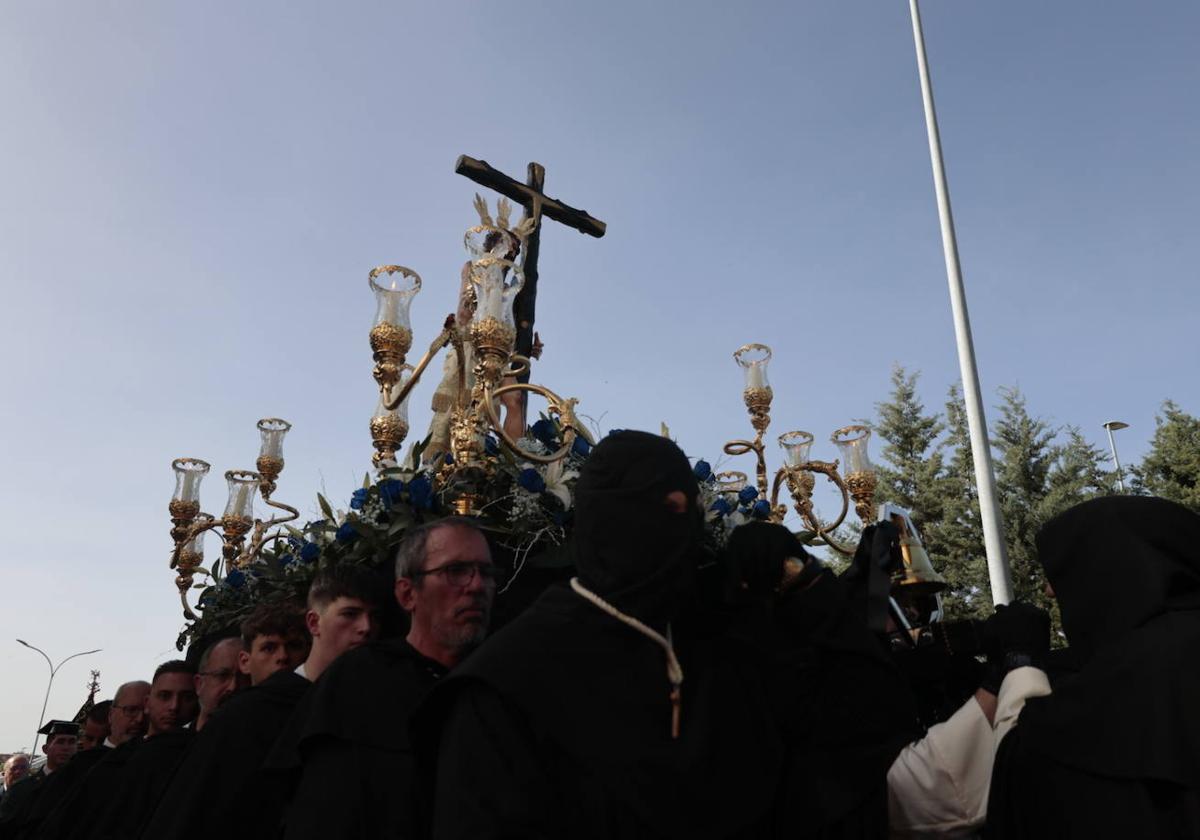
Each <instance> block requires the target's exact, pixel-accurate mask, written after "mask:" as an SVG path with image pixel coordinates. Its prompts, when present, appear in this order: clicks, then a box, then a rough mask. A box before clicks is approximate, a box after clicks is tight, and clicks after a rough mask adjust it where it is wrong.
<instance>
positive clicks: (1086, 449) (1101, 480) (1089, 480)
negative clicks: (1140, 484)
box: [1039, 426, 1116, 523]
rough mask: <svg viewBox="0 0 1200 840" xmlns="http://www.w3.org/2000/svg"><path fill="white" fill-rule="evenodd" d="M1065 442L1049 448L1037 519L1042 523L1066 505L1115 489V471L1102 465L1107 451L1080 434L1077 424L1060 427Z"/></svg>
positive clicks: (1073, 504)
mask: <svg viewBox="0 0 1200 840" xmlns="http://www.w3.org/2000/svg"><path fill="white" fill-rule="evenodd" d="M1063 432H1064V433H1065V434H1066V438H1067V439H1066V442H1065V443H1062V444H1057V445H1055V446H1054V448H1053V450H1052V451H1051V458H1052V461H1051V465H1050V473H1049V475H1048V477H1047V480H1046V495H1045V497H1044V498H1043V499H1042V503H1041V511H1040V516H1039V518H1040V520H1041V521H1042V522H1043V523H1045V522H1048V521H1050V520H1051V519H1053V518H1054V517H1055V516H1057V515H1058V514H1060V513H1062V512H1063V511H1065V510H1066V509H1067V508H1070V507H1074V506H1075V505H1077V504H1079V503H1080V502H1082V501H1086V500H1087V499H1091V498H1093V497H1095V496H1107V495H1111V494H1112V493H1113V492H1115V490H1116V475H1115V473H1113V472H1111V471H1109V470H1106V469H1105V468H1104V466H1103V464H1104V462H1105V461H1107V460H1108V456H1107V454H1105V452H1104V450H1102V449H1101V448H1100V447H1098V446H1094V445H1093V444H1091V443H1089V442H1088V441H1087V439H1086V438H1084V436H1083V433H1082V432H1080V430H1079V427H1078V426H1067V427H1065V428H1064V429H1063Z"/></svg>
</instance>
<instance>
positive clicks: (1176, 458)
mask: <svg viewBox="0 0 1200 840" xmlns="http://www.w3.org/2000/svg"><path fill="white" fill-rule="evenodd" d="M1133 486H1134V489H1135V490H1136V491H1137V492H1139V493H1149V494H1151V495H1154V496H1161V497H1162V498H1164V499H1170V500H1171V501H1173V502H1178V503H1179V504H1181V505H1183V506H1184V507H1187V508H1190V509H1191V510H1194V511H1196V512H1197V513H1200V418H1196V417H1194V416H1192V415H1191V414H1188V413H1187V412H1186V411H1183V410H1182V409H1181V408H1180V407H1179V406H1178V405H1176V404H1175V403H1173V402H1172V401H1171V400H1167V401H1166V402H1164V403H1163V405H1162V413H1161V414H1159V415H1158V416H1156V417H1155V418H1154V438H1153V439H1152V440H1151V442H1150V452H1149V453H1147V454H1146V457H1145V458H1144V459H1143V460H1142V463H1141V464H1140V465H1138V466H1136V467H1134V468H1133Z"/></svg>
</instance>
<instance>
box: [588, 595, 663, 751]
mask: <svg viewBox="0 0 1200 840" xmlns="http://www.w3.org/2000/svg"><path fill="white" fill-rule="evenodd" d="M571 588H572V589H574V590H575V592H576V594H578V595H579V596H580V597H582V598H583V599H584V600H585V601H588V602H590V603H591V604H592V605H593V606H595V607H598V608H599V609H600V610H603V611H604V612H606V613H608V614H609V615H611V616H612V617H613V618H615V619H616V620H617V621H619V622H621V623H622V624H625V625H626V626H628V627H632V628H633V629H634V630H636V631H638V632H639V633H641V634H642V635H643V636H645V637H646V638H648V639H650V640H651V641H653V642H654V643H655V644H657V645H658V646H659V647H661V648H662V649H663V652H664V653H665V654H666V655H667V681H668V682H670V683H671V694H670V697H671V737H672V738H678V737H679V715H680V708H681V707H682V704H683V692H682V690H681V689H680V686H681V685H683V668H682V667H680V665H679V660H678V659H677V658H676V656H675V648H674V647H672V646H671V625H670V624H668V625H667V635H666V636H663V634H662V633H659V632H658V631H657V630H655V629H654V628H653V627H649V626H647V625H645V624H643V623H642V622H640V621H638V620H637V619H636V618H634V617H633V616H631V615H626V614H625V613H623V612H621V611H620V610H619V609H617V608H616V607H614V606H613V605H612V604H610V603H608V601H605V600H604V599H603V598H601V597H600V596H599V595H597V594H596V593H595V592H592V591H591V590H590V589H588V588H587V587H585V586H584V585H583V584H582V583H580V582H579V578H577V577H573V578H571Z"/></svg>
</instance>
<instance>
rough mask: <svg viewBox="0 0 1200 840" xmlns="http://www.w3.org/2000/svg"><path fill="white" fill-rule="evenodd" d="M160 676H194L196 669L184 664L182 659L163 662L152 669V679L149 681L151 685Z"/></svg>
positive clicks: (186, 663)
mask: <svg viewBox="0 0 1200 840" xmlns="http://www.w3.org/2000/svg"><path fill="white" fill-rule="evenodd" d="M162 674H187V675H189V676H192V677H194V676H196V668H195V666H194V665H192V664H190V663H188V662H184V661H183V660H182V659H172V660H170V661H169V662H164V663H163V664H161V665H159V666H158V667H157V668H155V669H154V677H153V678H152V679H151V680H150V682H151V684H153V683H154V680H157V679H158V678H159V677H160V676H161V675H162Z"/></svg>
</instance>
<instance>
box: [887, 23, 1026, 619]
mask: <svg viewBox="0 0 1200 840" xmlns="http://www.w3.org/2000/svg"><path fill="white" fill-rule="evenodd" d="M908 6H909V11H910V12H911V14H912V26H913V40H914V41H915V42H916V45H917V69H918V70H919V71H920V74H921V97H922V99H924V101H925V128H926V130H927V132H928V134H929V157H930V162H931V163H932V164H933V187H934V191H935V192H936V193H937V204H938V218H939V219H940V220H941V224H942V250H943V251H944V252H945V255H946V279H947V280H949V282H950V308H951V309H952V310H953V311H954V334H955V337H956V338H957V339H958V366H959V369H960V371H961V373H962V382H963V398H964V400H965V402H966V408H967V426H968V428H969V429H970V432H971V454H972V457H973V459H974V462H975V483H976V484H977V485H978V487H979V513H980V515H981V516H982V518H983V545H984V549H985V551H986V552H987V562H988V579H989V581H990V582H991V587H992V603H995V604H1007V603H1008V602H1009V601H1010V600H1012V576H1011V574H1010V573H1009V569H1008V553H1007V551H1006V550H1005V547H1004V528H1003V524H1002V522H1001V518H1000V507H999V505H998V504H997V502H996V477H995V474H994V473H993V472H992V451H991V448H990V445H989V444H988V432H987V421H986V420H985V419H984V416H983V398H982V397H981V395H980V392H979V370H978V369H977V368H976V366H975V343H974V341H973V340H972V339H971V320H970V317H969V316H968V315H967V296H966V293H965V292H964V291H963V280H962V269H961V267H960V266H959V263H958V242H957V240H956V239H955V236H954V216H953V215H952V214H951V212H950V190H949V188H948V187H947V186H946V170H945V166H944V165H943V163H942V142H941V138H940V137H939V135H938V125H937V114H936V113H935V112H934V108H933V87H932V85H931V84H930V82H929V64H928V62H927V59H926V58H925V36H924V35H923V34H922V32H921V11H920V9H918V8H917V0H908Z"/></svg>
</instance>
